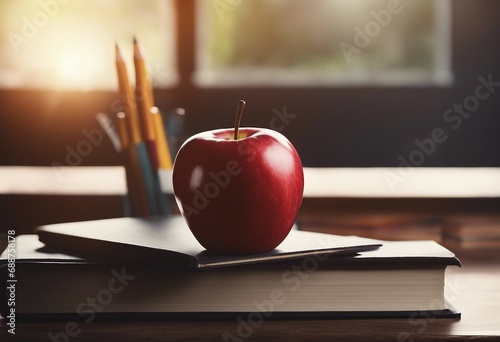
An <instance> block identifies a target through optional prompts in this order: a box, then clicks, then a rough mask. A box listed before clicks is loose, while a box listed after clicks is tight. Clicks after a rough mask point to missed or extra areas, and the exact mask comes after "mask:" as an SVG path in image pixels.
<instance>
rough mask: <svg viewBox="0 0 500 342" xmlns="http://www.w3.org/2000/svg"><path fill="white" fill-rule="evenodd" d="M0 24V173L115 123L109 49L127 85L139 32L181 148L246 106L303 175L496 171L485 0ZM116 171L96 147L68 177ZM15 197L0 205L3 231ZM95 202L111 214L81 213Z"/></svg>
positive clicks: (49, 12)
mask: <svg viewBox="0 0 500 342" xmlns="http://www.w3.org/2000/svg"><path fill="white" fill-rule="evenodd" d="M0 13H1V14H0V17H1V20H0V33H1V34H0V165H2V166H9V165H21V166H23V165H24V166H52V165H54V163H59V164H62V165H65V163H66V162H65V161H66V160H67V159H66V158H67V155H68V146H69V147H70V148H76V146H77V145H78V143H79V142H81V141H82V139H85V137H86V136H85V132H89V131H92V130H93V129H101V128H100V126H99V123H98V122H97V120H96V114H97V113H105V114H107V115H109V117H110V118H111V119H112V120H113V123H114V120H115V119H114V118H115V115H116V112H117V111H119V110H120V105H119V102H118V92H117V91H118V84H117V79H116V72H115V66H114V44H115V41H116V42H118V43H119V44H120V46H121V48H122V50H123V52H124V55H125V56H126V59H127V61H126V62H127V63H128V66H129V67H130V70H129V74H130V75H133V73H132V65H133V63H132V37H133V35H135V36H136V37H137V38H138V39H139V40H140V41H141V44H142V46H143V51H144V53H145V57H146V61H147V63H148V66H149V73H150V77H151V80H152V82H153V86H154V95H155V100H156V105H157V106H158V107H159V108H160V109H162V110H163V112H164V113H167V114H168V113H171V112H172V111H173V110H174V109H175V108H183V110H184V111H185V115H184V116H183V120H184V126H183V135H184V136H189V135H191V134H194V133H197V132H200V131H204V130H209V129H214V128H222V127H230V126H232V124H233V120H234V119H233V118H234V115H235V110H236V106H237V103H238V101H239V100H240V99H245V100H246V101H247V107H246V114H245V116H244V118H243V121H242V125H243V126H258V127H267V128H271V129H275V130H279V131H280V132H281V133H283V134H284V135H285V136H287V137H288V138H289V139H290V140H291V141H292V143H293V144H294V145H295V147H296V148H297V150H298V152H299V154H300V156H301V158H302V161H303V164H304V166H306V167H340V168H345V167H398V166H400V165H401V163H402V160H406V161H408V162H409V163H410V164H412V166H419V167H500V152H499V151H500V150H499V147H500V134H499V131H500V130H499V129H500V115H499V114H500V113H499V110H500V95H499V92H500V87H499V85H498V82H500V63H499V61H500V45H499V44H498V37H499V36H500V25H499V24H498V13H500V2H498V1H496V0H476V1H467V0H420V1H405V0H402V1H394V0H356V1H347V0H308V1H305V0H265V1H264V0H252V1H249V0H114V1H101V0H86V1H66V0H65V1H63V0H59V1H58V0H42V1H39V2H38V1H37V2H35V1H29V0H17V1H2V2H0ZM495 82H497V83H495ZM478 87H479V90H478ZM436 129H438V130H439V133H440V134H439V137H437V135H433V134H434V133H433V132H434V131H435V130H436ZM426 139H434V142H435V149H433V150H432V153H426V152H425V148H422V144H420V145H419V143H418V142H416V141H417V140H418V141H419V142H422V141H428V140H426ZM416 150H420V151H423V153H424V154H425V157H424V158H420V159H418V158H416V157H415V155H414V154H413V157H412V153H413V152H414V151H416ZM424 154H420V155H424ZM414 157H415V158H414ZM120 163H121V160H120V156H119V154H118V153H117V152H116V151H115V149H114V147H113V144H112V143H111V141H110V140H109V139H104V140H103V141H102V143H100V144H98V145H97V146H95V147H94V148H93V150H92V153H89V154H88V155H85V156H84V157H83V158H81V160H80V161H79V162H78V166H110V165H120ZM7 182H8V180H7ZM33 198H34V197H32V200H33V201H34V202H33V206H38V203H39V202H40V198H35V199H33ZM44 200H47V201H50V200H52V199H50V198H44ZM53 200H54V201H55V202H54V203H53V204H52V206H51V207H50V208H52V207H56V206H57V205H58V204H57V205H56V203H58V202H57V199H53ZM70 200H71V199H70ZM74 200H75V201H77V202H76V203H74V205H73V206H74V207H81V205H79V203H80V202H78V201H80V199H78V198H74ZM100 200H102V199H100ZM25 201H26V198H25V197H16V196H8V197H6V196H5V195H2V196H1V197H0V204H1V205H2V206H3V209H1V215H2V216H3V217H1V219H3V222H4V223H3V224H5V222H7V225H12V224H15V223H16V222H18V221H19V220H20V216H23V214H22V213H23V212H24V211H25V210H27V207H26V206H25V205H24V204H22V203H26V202H25ZM68 203H69V202H67V201H66V204H65V205H68ZM106 206H107V208H108V209H107V210H111V209H109V208H111V207H112V208H114V209H113V210H119V209H118V208H119V204H115V202H102V203H101V205H99V206H96V207H93V208H88V207H86V208H87V209H85V210H88V211H89V212H93V213H94V215H93V216H98V217H101V216H106V215H107V214H106V208H105V207H106ZM31 210H34V209H31ZM82 210H83V209H82ZM99 210H100V211H99ZM39 211H40V210H39ZM44 211H45V210H44ZM96 212H99V214H95V213H96ZM40 215H42V214H40ZM83 217H85V215H84V214H83V213H82V214H81V215H77V216H75V218H83ZM46 221H47V222H48V221H51V219H49V218H48V217H45V218H44V219H40V220H38V221H36V222H35V221H30V223H29V224H28V223H26V225H35V224H36V223H40V222H46ZM23 224H24V223H23ZM21 225H22V224H21Z"/></svg>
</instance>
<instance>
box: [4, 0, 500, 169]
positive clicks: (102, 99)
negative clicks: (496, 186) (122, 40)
mask: <svg viewBox="0 0 500 342" xmlns="http://www.w3.org/2000/svg"><path fill="white" fill-rule="evenodd" d="M452 5H453V43H452V46H453V72H454V74H455V82H454V84H453V85H452V86H450V87H379V88H373V87H346V88H318V89H314V88H307V89H303V88H289V89H286V88H269V89H255V88H249V89H239V88H238V89H234V88H233V89H199V88H195V87H193V86H192V85H191V83H190V77H191V72H192V70H193V66H194V62H193V60H194V59H193V58H194V57H193V39H194V31H193V28H192V24H193V21H194V19H193V13H194V12H193V1H191V0H189V1H186V0H181V1H178V10H179V18H178V23H179V24H178V25H179V27H180V31H181V32H182V34H181V35H180V39H179V41H178V50H179V58H178V60H179V68H180V72H181V76H182V78H183V81H182V83H181V84H180V85H179V86H178V87H176V88H175V89H168V90H156V92H155V97H156V101H157V105H159V106H160V107H161V108H164V109H168V108H173V107H178V106H180V107H184V108H185V109H186V111H187V117H186V119H187V121H186V124H187V134H192V133H195V132H198V131H202V130H208V129H213V128H221V127H228V126H231V125H232V123H233V117H234V113H235V109H236V106H237V103H238V100H239V99H241V98H243V99H245V100H247V108H246V112H245V116H244V118H243V122H242V124H243V125H244V126H262V127H270V121H271V119H272V117H273V116H274V115H275V114H274V113H273V109H274V108H276V109H278V110H280V111H282V109H283V107H284V106H286V108H287V111H288V113H291V114H294V115H296V117H295V118H293V120H290V123H289V124H288V125H287V126H286V127H285V128H284V130H283V131H282V133H283V134H285V135H286V136H287V137H288V138H289V139H290V140H291V141H292V142H293V143H294V145H295V146H296V148H297V149H298V151H299V153H300V155H301V157H302V159H303V162H304V164H305V165H306V166H398V165H399V163H400V161H399V160H398V157H399V156H402V157H403V158H405V159H408V158H409V156H410V154H411V153H412V152H413V151H414V150H416V149H418V146H417V145H415V142H414V140H415V139H419V140H421V141H422V140H424V139H427V138H429V137H431V134H432V131H433V130H435V129H436V128H440V129H442V130H443V131H444V134H446V137H447V139H446V140H445V141H444V142H442V143H440V144H437V145H436V148H435V150H434V151H433V153H430V155H429V156H425V158H424V160H423V161H422V164H421V166H500V153H499V148H500V133H499V132H500V87H496V88H494V90H495V91H494V92H493V93H492V94H491V95H490V97H489V98H488V99H485V100H482V101H480V103H479V108H478V109H477V110H476V111H474V112H473V113H472V114H471V116H470V117H468V118H467V119H463V120H462V122H461V125H460V126H459V127H458V128H456V129H453V128H452V126H453V125H455V124H456V125H458V124H457V122H456V121H451V120H449V121H451V122H446V121H445V120H444V118H443V113H444V112H445V111H446V110H447V109H451V108H452V107H453V105H454V103H459V104H460V103H462V102H463V101H464V100H465V99H466V98H467V97H468V96H470V95H474V91H475V88H476V86H477V85H478V84H479V81H478V77H479V76H483V77H484V78H486V79H487V78H488V77H489V75H491V76H490V77H492V79H493V80H495V81H497V82H500V44H499V43H500V42H499V39H498V37H500V24H498V13H500V2H499V1H496V0H476V1H468V0H455V1H453V2H452ZM112 67H114V66H113V65H112V64H111V63H110V68H112ZM116 98H117V96H116V94H115V93H113V92H103V93H65V92H59V93H53V92H40V91H28V90H26V91H11V90H8V91H7V90H2V91H0V164H2V165H51V164H52V163H53V162H54V161H56V162H59V163H61V164H64V163H65V158H66V156H67V153H68V148H70V149H71V148H76V147H77V145H78V143H79V142H80V141H82V139H85V136H84V135H83V133H82V130H87V131H90V130H92V129H94V128H97V127H98V126H97V123H96V121H95V114H96V113H97V112H106V113H111V108H112V106H113V103H114V101H115V100H116ZM456 118H457V117H455V116H454V117H451V118H450V119H453V120H455V119H456ZM118 163H119V158H118V156H117V155H116V153H115V152H114V151H113V148H112V146H111V144H110V143H109V141H108V140H104V141H103V142H102V143H101V144H99V145H98V146H95V147H94V149H93V151H92V153H90V154H89V155H88V156H85V157H83V158H82V161H81V165H115V164H118Z"/></svg>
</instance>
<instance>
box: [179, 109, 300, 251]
mask: <svg viewBox="0 0 500 342" xmlns="http://www.w3.org/2000/svg"><path fill="white" fill-rule="evenodd" d="M243 105H244V102H243ZM242 110H243V106H240V110H239V115H238V116H239V117H241V112H242ZM238 126H239V118H238V119H237V123H236V127H235V128H234V129H233V128H229V129H219V130H213V131H208V132H203V133H199V134H196V135H194V136H192V137H191V138H189V139H188V140H187V141H186V142H185V143H184V144H183V145H182V146H181V148H180V149H179V152H178V153H177V156H176V158H175V162H174V169H173V176H172V177H173V187H174V194H175V198H176V201H177V204H178V206H179V209H180V211H181V213H182V215H183V216H184V218H185V220H186V222H187V224H188V226H189V228H190V230H191V232H192V233H193V235H194V236H195V237H196V239H197V240H198V242H200V244H201V245H202V246H203V247H205V248H206V249H207V250H208V251H211V252H215V253H223V254H253V253H263V252H267V251H270V250H272V249H274V248H275V247H277V246H278V245H279V244H280V243H281V242H282V241H283V240H284V239H285V238H286V236H287V235H288V233H289V232H290V229H291V227H292V225H293V223H294V221H295V218H296V215H297V212H298V210H299V207H300V204H301V202H302V194H303V190H304V173H303V169H302V163H301V161H300V158H299V155H298V154H297V151H296V150H295V148H294V147H293V146H292V144H291V143H290V141H288V139H287V138H285V137H284V136H283V135H282V134H281V133H278V132H276V131H272V130H269V129H264V128H240V129H239V128H238Z"/></svg>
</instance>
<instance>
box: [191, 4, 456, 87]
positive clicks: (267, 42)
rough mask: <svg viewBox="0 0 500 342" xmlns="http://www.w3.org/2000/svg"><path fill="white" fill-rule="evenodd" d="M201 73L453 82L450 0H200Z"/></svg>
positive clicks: (261, 80)
mask: <svg viewBox="0 0 500 342" xmlns="http://www.w3.org/2000/svg"><path fill="white" fill-rule="evenodd" d="M197 5H198V31H197V32H198V56H197V73H196V80H197V81H198V82H199V83H200V84H201V85H218V84H257V85H259V84H260V85H262V84H271V85H272V84H278V85H279V84H299V85H301V84H308V83H312V84H327V85H331V84H377V83H378V84H429V83H431V84H448V83H449V82H450V81H451V71H450V64H451V63H450V57H449V54H450V4H449V2H448V1H446V0H440V1H435V0H420V1H412V2H410V1H405V2H399V1H393V0H355V1H348V0H307V1H306V0H252V1H242V0H234V1H227V0H215V1H203V0H201V1H200V0H199V1H198V2H197Z"/></svg>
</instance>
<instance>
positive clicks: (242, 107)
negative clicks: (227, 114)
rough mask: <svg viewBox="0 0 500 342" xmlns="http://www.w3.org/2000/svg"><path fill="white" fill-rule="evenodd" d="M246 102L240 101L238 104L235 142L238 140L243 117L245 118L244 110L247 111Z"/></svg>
mask: <svg viewBox="0 0 500 342" xmlns="http://www.w3.org/2000/svg"><path fill="white" fill-rule="evenodd" d="M245 104H246V102H245V101H243V100H240V103H239V104H238V111H237V112H236V120H235V121H234V140H238V130H239V128H240V122H241V117H242V116H243V109H245Z"/></svg>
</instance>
